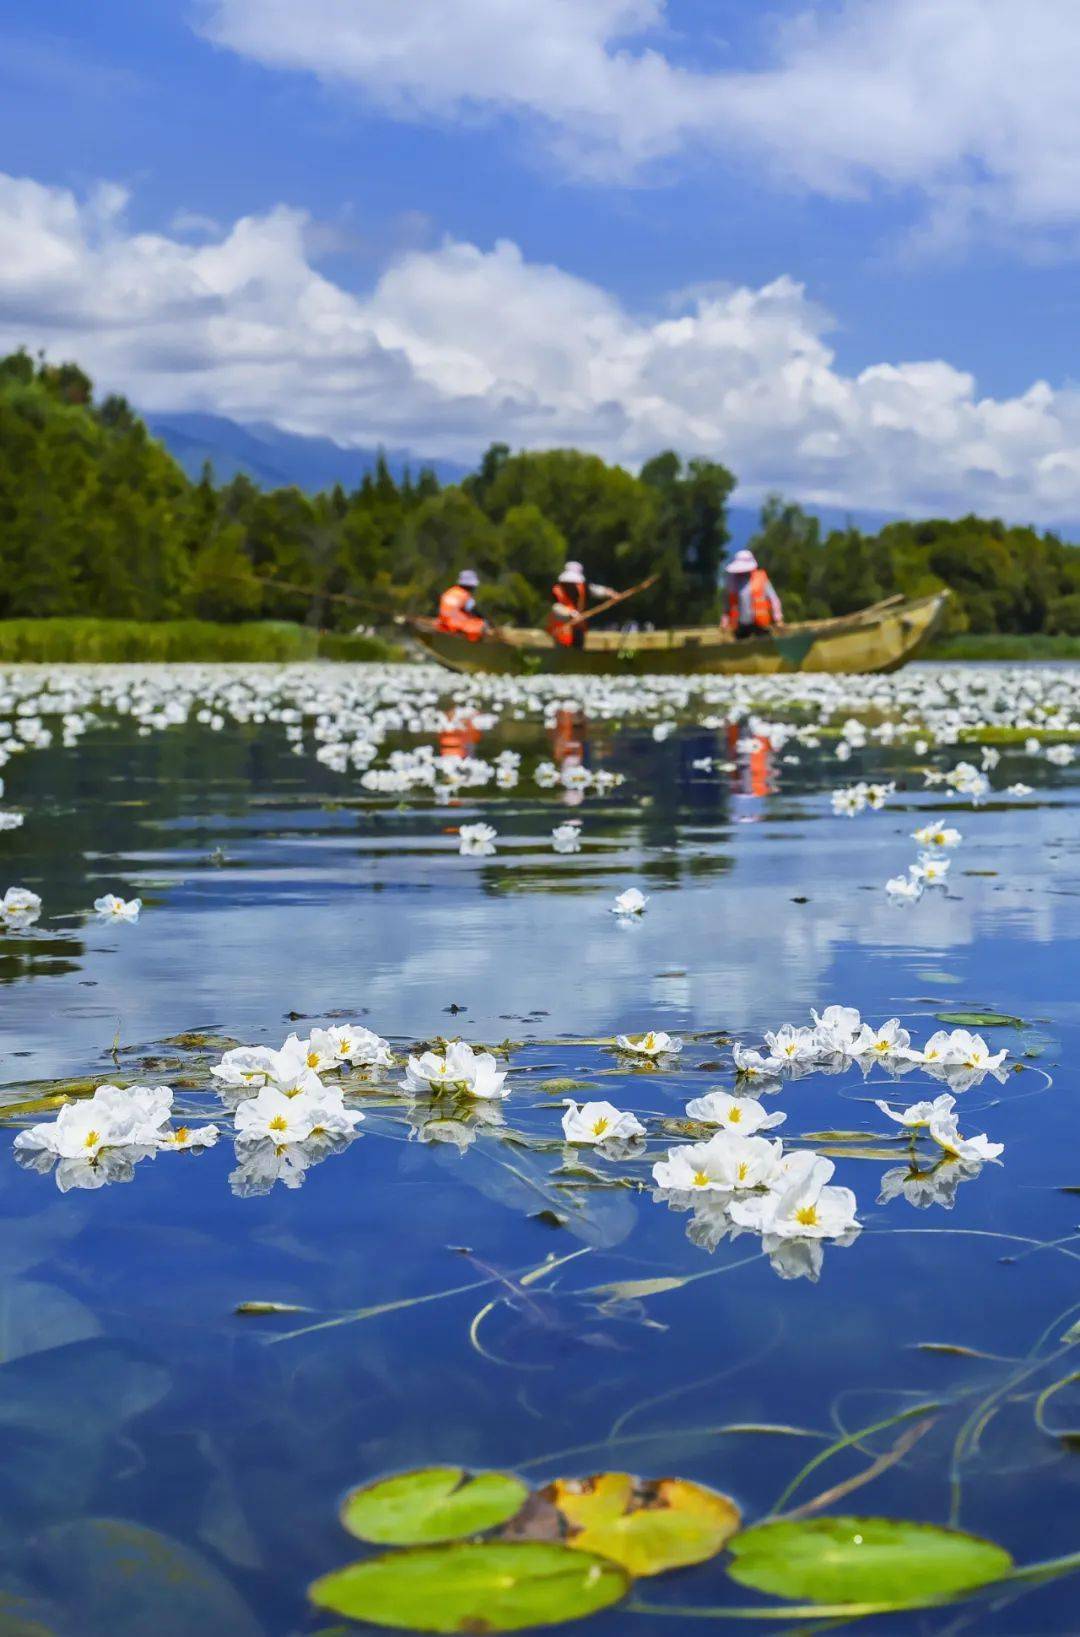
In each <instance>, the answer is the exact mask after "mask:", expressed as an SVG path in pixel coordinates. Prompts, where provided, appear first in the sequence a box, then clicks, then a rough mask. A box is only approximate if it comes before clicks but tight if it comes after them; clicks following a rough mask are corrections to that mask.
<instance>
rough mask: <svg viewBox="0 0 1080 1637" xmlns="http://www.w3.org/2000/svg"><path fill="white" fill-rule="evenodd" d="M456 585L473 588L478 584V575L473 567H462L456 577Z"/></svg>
mask: <svg viewBox="0 0 1080 1637" xmlns="http://www.w3.org/2000/svg"><path fill="white" fill-rule="evenodd" d="M457 583H458V585H468V586H473V587H474V588H475V587H476V586H478V585H479V584H480V576H479V574H477V572H476V570H475V569H474V568H463V569H462V571H461V573H460V574H459V575H458V577H457Z"/></svg>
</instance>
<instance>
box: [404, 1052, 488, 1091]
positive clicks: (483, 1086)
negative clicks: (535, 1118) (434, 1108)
mask: <svg viewBox="0 0 1080 1637" xmlns="http://www.w3.org/2000/svg"><path fill="white" fill-rule="evenodd" d="M506 1075H507V1071H506V1070H505V1069H499V1068H498V1067H497V1065H496V1062H495V1059H494V1057H493V1056H492V1054H491V1053H490V1052H476V1051H474V1050H473V1048H472V1047H471V1046H470V1045H469V1044H468V1042H467V1041H465V1040H455V1041H452V1042H451V1043H450V1045H448V1046H447V1048H446V1050H445V1052H436V1051H429V1052H424V1053H423V1054H422V1056H420V1057H414V1056H410V1058H409V1060H408V1064H407V1066H406V1070H405V1078H404V1080H402V1081H401V1088H402V1090H403V1091H407V1092H409V1093H411V1094H412V1095H414V1096H415V1095H416V1094H417V1093H431V1092H440V1091H451V1092H461V1093H467V1094H468V1095H469V1096H470V1097H480V1098H490V1097H500V1098H501V1097H508V1096H509V1095H510V1093H509V1092H508V1091H506V1090H505V1089H504V1085H503V1082H504V1081H505V1079H506Z"/></svg>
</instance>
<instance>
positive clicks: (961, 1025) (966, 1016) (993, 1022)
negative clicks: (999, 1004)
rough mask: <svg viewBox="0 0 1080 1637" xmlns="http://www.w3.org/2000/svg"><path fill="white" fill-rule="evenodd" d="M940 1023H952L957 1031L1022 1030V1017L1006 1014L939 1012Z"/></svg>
mask: <svg viewBox="0 0 1080 1637" xmlns="http://www.w3.org/2000/svg"><path fill="white" fill-rule="evenodd" d="M936 1016H937V1020H938V1022H939V1023H951V1024H952V1025H953V1027H954V1028H956V1029H1022V1028H1023V1027H1024V1020H1023V1018H1022V1017H1010V1016H1009V1015H1008V1014H1007V1013H1006V1012H938V1013H937V1014H936Z"/></svg>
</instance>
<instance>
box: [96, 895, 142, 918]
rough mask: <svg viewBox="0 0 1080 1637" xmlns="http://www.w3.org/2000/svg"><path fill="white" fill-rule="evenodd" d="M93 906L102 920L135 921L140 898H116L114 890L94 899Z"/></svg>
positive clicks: (140, 906) (140, 907)
mask: <svg viewBox="0 0 1080 1637" xmlns="http://www.w3.org/2000/svg"><path fill="white" fill-rule="evenodd" d="M94 908H95V909H96V910H97V913H98V915H99V917H100V918H101V920H103V921H137V920H138V919H139V911H140V910H141V909H142V899H141V898H118V897H117V896H116V894H115V892H107V893H106V894H105V895H104V897H102V898H95V899H94Z"/></svg>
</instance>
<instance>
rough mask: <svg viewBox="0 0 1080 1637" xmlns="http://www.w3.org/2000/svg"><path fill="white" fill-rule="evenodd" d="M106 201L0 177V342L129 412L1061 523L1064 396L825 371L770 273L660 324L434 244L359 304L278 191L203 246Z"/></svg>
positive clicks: (966, 380)
mask: <svg viewBox="0 0 1080 1637" xmlns="http://www.w3.org/2000/svg"><path fill="white" fill-rule="evenodd" d="M124 207H125V195H124V193H123V191H122V190H121V189H118V188H115V187H112V186H108V185H103V186H100V187H99V188H98V189H96V190H95V191H94V192H93V193H92V194H91V195H90V196H89V197H88V198H87V199H85V200H83V201H80V200H79V199H77V198H76V197H75V196H74V195H73V194H72V193H70V192H68V191H66V190H64V189H60V188H52V187H46V186H43V185H41V184H39V183H36V182H33V181H27V180H17V179H14V178H10V177H3V176H0V240H2V242H4V243H5V244H6V245H8V246H9V247H11V253H9V255H8V256H7V257H6V259H5V260H3V261H0V346H3V347H5V348H9V347H14V346H17V345H19V344H20V343H25V344H26V345H28V346H30V347H32V348H36V347H38V346H44V347H45V348H46V349H47V350H48V352H49V353H50V354H51V355H52V356H54V357H59V356H65V357H72V358H75V359H76V360H78V361H79V362H81V363H82V364H83V365H84V366H85V367H86V368H87V369H89V370H90V372H91V373H92V374H93V375H94V376H95V378H96V379H97V380H98V381H99V383H100V384H101V385H102V386H103V387H106V388H109V389H112V390H121V391H125V392H127V393H128V394H129V395H130V396H131V397H132V399H133V400H134V401H135V402H136V403H138V404H139V405H140V406H142V407H143V408H144V409H147V410H183V409H200V410H210V411H214V412H216V413H219V414H223V415H229V416H233V417H235V418H236V419H239V420H270V421H273V422H276V423H277V424H278V425H280V426H283V427H286V428H288V429H290V430H292V431H297V432H305V433H313V434H323V435H328V436H332V437H335V438H337V439H338V440H339V441H341V442H343V443H350V444H371V443H374V442H377V441H380V440H382V441H385V442H387V443H389V444H391V445H397V444H408V445H410V446H411V447H413V448H414V449H416V450H418V451H420V452H422V453H424V454H427V455H443V456H448V457H455V458H459V459H463V460H466V461H471V460H473V459H475V458H476V457H477V455H478V454H479V452H480V450H481V449H482V448H483V446H484V444H485V443H486V442H488V441H489V440H490V439H493V438H504V439H506V441H508V442H509V443H511V444H513V445H516V446H525V447H546V446H551V445H554V444H575V445H578V446H581V447H584V448H591V449H595V450H597V451H598V452H600V453H601V454H604V455H605V456H608V457H613V458H617V459H620V460H622V461H624V462H626V463H628V464H633V463H635V462H638V461H640V460H642V459H643V458H645V457H647V456H648V455H650V454H652V453H655V452H656V451H657V450H658V449H661V448H664V447H667V446H672V447H675V448H677V449H679V450H681V451H682V452H683V453H684V454H707V455H711V456H714V457H716V458H719V459H722V460H724V461H726V462H727V463H728V464H729V465H730V466H731V467H732V468H733V470H734V471H735V472H736V473H737V474H738V476H739V477H740V479H741V481H742V483H743V485H744V490H745V492H748V493H751V494H754V493H761V492H763V491H764V490H765V489H768V488H773V487H776V488H780V489H782V490H784V491H785V492H787V493H789V494H793V495H797V496H801V497H802V498H804V499H807V500H813V501H817V502H819V503H831V504H838V505H855V506H867V507H882V508H889V509H893V508H896V509H901V510H911V511H929V510H934V511H939V510H940V511H948V512H957V511H963V510H968V509H980V510H984V511H994V512H1002V513H1003V514H1005V515H1007V516H1015V517H1019V518H1021V519H1028V518H1031V519H1036V520H1040V521H1046V522H1051V521H1053V520H1055V519H1070V518H1076V517H1077V516H1080V454H1078V451H1080V393H1078V392H1077V391H1076V390H1074V389H1073V388H1071V387H1068V386H1065V387H1060V388H1054V387H1051V386H1050V385H1048V384H1047V383H1045V382H1041V381H1037V382H1035V383H1033V385H1032V386H1031V387H1030V388H1029V389H1028V390H1027V391H1026V392H1025V393H1023V394H1021V395H1020V396H1018V397H1013V398H1008V399H994V398H986V397H980V396H979V393H978V391H977V388H976V384H975V381H974V379H973V378H972V376H970V375H968V374H966V373H964V372H963V371H960V370H957V369H955V368H953V367H952V365H950V364H949V363H947V362H945V361H943V360H940V359H938V360H927V361H921V362H900V363H879V364H875V365H873V366H871V367H869V368H867V369H864V370H863V371H861V372H860V373H859V374H856V375H850V374H844V373H842V372H841V371H840V370H838V369H837V367H836V363H835V359H834V355H833V353H832V351H831V349H830V347H829V345H828V340H827V337H828V331H829V318H828V315H827V314H826V313H824V312H823V311H822V310H821V309H820V308H818V307H817V306H815V305H814V303H813V302H812V301H811V300H809V299H808V298H807V295H806V293H805V291H804V289H803V287H802V286H801V285H800V284H798V283H796V282H795V281H794V280H792V279H790V278H787V277H782V278H779V279H776V280H774V281H773V282H772V283H770V284H767V285H765V286H763V287H762V288H760V289H748V288H737V287H731V288H729V287H724V286H720V285H711V286H704V287H702V289H701V290H699V291H698V292H697V293H696V294H694V295H692V296H691V297H688V298H686V299H685V302H684V307H683V310H682V311H680V312H678V313H677V314H676V316H674V317H672V316H670V315H665V316H663V317H661V318H657V317H654V316H642V315H639V314H635V313H632V312H630V311H628V310H627V309H626V308H625V307H624V306H623V305H621V303H620V302H619V301H618V300H616V299H615V297H613V296H612V295H611V294H609V293H608V292H606V291H605V290H603V289H601V288H600V287H598V286H597V285H594V284H590V283H588V282H586V281H584V280H582V279H579V278H575V277H573V276H571V275H570V274H568V273H565V272H563V271H561V270H560V269H559V268H557V267H550V266H541V265H537V264H534V263H529V262H527V261H525V260H524V258H523V257H522V255H521V252H520V251H519V250H518V249H517V247H516V246H515V245H513V244H511V243H509V242H506V241H500V242H499V243H497V244H496V245H495V246H494V248H493V249H491V250H481V249H478V248H476V247H475V246H473V245H469V244H462V243H458V242H454V241H450V240H447V241H445V242H444V243H443V244H441V245H440V246H438V247H437V248H435V249H431V250H413V251H411V252H409V253H407V254H404V255H402V256H401V257H400V258H399V259H398V260H396V261H395V262H393V263H392V264H391V265H390V266H389V267H388V268H387V269H386V270H385V271H384V272H383V273H382V274H381V276H380V277H379V278H378V280H377V282H376V283H375V284H374V286H373V288H372V289H371V290H370V291H369V292H367V293H365V294H355V293H353V292H351V291H348V290H346V289H344V288H342V287H341V286H339V285H336V284H334V283H333V282H331V281H330V280H329V279H327V278H326V277H324V276H323V275H322V274H321V273H320V272H319V271H318V270H317V268H316V267H314V266H313V265H312V262H311V260H310V246H309V243H308V237H307V231H306V230H307V225H308V224H307V219H306V217H305V216H304V215H303V213H302V212H299V211H295V210H291V209H288V208H286V207H284V206H279V207H278V208H276V209H275V210H272V211H270V212H269V213H268V214H266V215H264V216H260V217H245V218H243V219H241V220H240V221H238V222H236V223H235V225H234V226H233V227H232V228H230V229H229V230H228V231H227V232H223V233H221V234H220V235H219V236H217V237H216V238H213V239H211V240H210V241H208V242H195V243H192V242H190V241H189V240H186V239H180V238H175V237H169V236H167V235H165V234H152V233H134V232H131V231H130V230H129V229H128V228H127V226H126V225H125V217H124Z"/></svg>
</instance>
